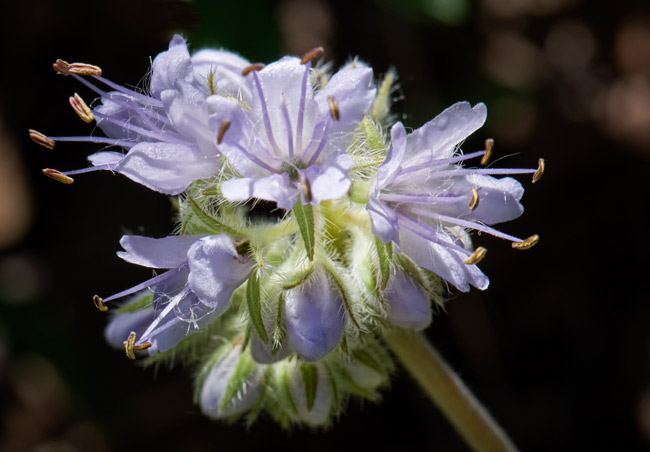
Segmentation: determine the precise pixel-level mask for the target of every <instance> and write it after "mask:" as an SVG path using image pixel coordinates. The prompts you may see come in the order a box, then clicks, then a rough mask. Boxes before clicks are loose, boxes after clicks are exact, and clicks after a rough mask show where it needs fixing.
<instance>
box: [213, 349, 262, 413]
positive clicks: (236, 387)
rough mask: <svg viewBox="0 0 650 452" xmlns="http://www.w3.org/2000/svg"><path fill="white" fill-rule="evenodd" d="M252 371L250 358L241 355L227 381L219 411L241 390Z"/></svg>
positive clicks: (253, 367) (253, 364) (252, 364)
mask: <svg viewBox="0 0 650 452" xmlns="http://www.w3.org/2000/svg"><path fill="white" fill-rule="evenodd" d="M231 353H232V352H231ZM254 369H255V361H253V358H251V356H250V355H249V354H247V353H243V354H241V355H240V358H239V361H238V362H237V366H236V367H235V372H234V373H233V374H232V377H230V380H228V386H227V387H226V392H225V393H224V394H223V397H222V398H221V402H220V403H219V410H224V409H225V408H226V407H227V406H228V404H229V403H230V402H231V401H232V399H233V398H234V397H235V396H236V395H237V393H238V392H239V391H240V390H241V389H242V387H243V386H244V384H245V383H246V380H248V377H250V375H251V373H253V370H254Z"/></svg>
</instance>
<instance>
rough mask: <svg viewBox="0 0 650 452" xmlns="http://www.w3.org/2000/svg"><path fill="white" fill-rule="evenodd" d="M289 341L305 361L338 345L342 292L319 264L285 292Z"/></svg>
mask: <svg viewBox="0 0 650 452" xmlns="http://www.w3.org/2000/svg"><path fill="white" fill-rule="evenodd" d="M284 298H285V320H286V327H287V334H288V336H289V341H290V342H291V345H292V346H293V348H294V350H295V351H296V352H297V353H298V356H300V357H301V358H302V359H303V360H305V361H318V360H319V359H321V358H323V357H324V356H325V355H327V354H328V353H329V352H330V351H332V349H334V347H336V346H337V345H338V343H339V342H340V340H341V336H342V334H343V326H344V324H345V317H344V314H345V309H344V308H343V300H342V299H341V295H340V294H339V292H338V291H337V290H336V289H335V288H334V287H332V284H331V283H330V281H329V279H328V278H327V275H326V274H325V270H323V269H322V268H320V267H318V268H317V269H316V270H314V272H313V273H312V274H311V276H310V277H309V279H308V280H307V281H305V282H304V283H303V284H301V285H299V286H297V287H295V288H293V289H289V290H287V291H286V292H285V294H284Z"/></svg>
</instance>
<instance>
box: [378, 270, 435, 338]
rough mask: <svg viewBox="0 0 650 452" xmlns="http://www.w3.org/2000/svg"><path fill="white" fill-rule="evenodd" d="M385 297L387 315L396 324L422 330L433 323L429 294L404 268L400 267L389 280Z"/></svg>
mask: <svg viewBox="0 0 650 452" xmlns="http://www.w3.org/2000/svg"><path fill="white" fill-rule="evenodd" d="M384 299H385V300H386V317H387V318H388V320H390V321H391V322H392V323H394V324H395V325H397V326H401V327H404V328H413V329H416V330H420V329H422V328H426V327H427V326H428V325H429V323H431V303H430V301H429V296H428V295H427V293H426V292H425V291H424V289H423V288H422V286H420V285H419V284H418V283H417V282H416V281H415V280H414V279H413V278H411V277H410V276H408V275H407V274H406V273H405V272H403V271H402V270H399V269H398V270H397V272H396V273H395V274H394V275H393V276H392V277H391V278H390V280H389V281H388V285H387V286H386V291H385V292H384Z"/></svg>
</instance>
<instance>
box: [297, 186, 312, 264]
mask: <svg viewBox="0 0 650 452" xmlns="http://www.w3.org/2000/svg"><path fill="white" fill-rule="evenodd" d="M293 215H294V217H295V218H296V222H297V223H298V228H299V229H300V235H301V236H302V240H303V242H304V243H305V250H306V251H307V256H309V260H310V261H311V260H314V248H315V235H314V234H315V232H314V209H313V207H312V205H311V204H309V203H308V204H306V205H305V204H303V203H302V199H301V198H300V197H298V201H296V204H295V205H294V206H293Z"/></svg>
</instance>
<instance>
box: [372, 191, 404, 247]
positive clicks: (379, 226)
mask: <svg viewBox="0 0 650 452" xmlns="http://www.w3.org/2000/svg"><path fill="white" fill-rule="evenodd" d="M366 209H367V210H368V214H369V215H370V222H371V225H372V233H373V234H375V235H376V236H377V237H379V238H380V239H381V240H382V241H383V242H386V243H388V242H390V241H391V240H392V241H393V242H395V243H397V244H399V224H398V218H397V215H396V214H395V212H394V211H393V209H391V208H390V207H388V206H387V205H386V204H384V203H383V202H381V201H377V200H375V199H373V198H371V199H370V201H368V204H367V206H366Z"/></svg>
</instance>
